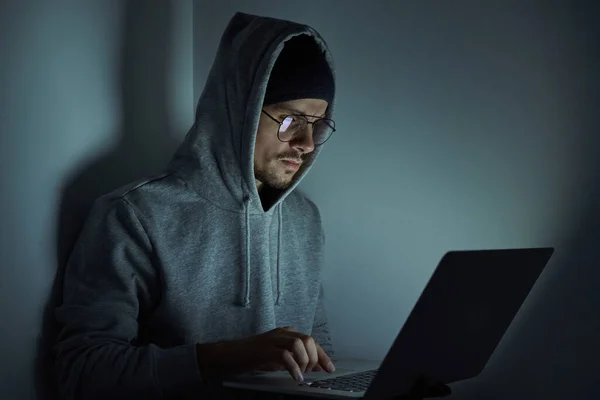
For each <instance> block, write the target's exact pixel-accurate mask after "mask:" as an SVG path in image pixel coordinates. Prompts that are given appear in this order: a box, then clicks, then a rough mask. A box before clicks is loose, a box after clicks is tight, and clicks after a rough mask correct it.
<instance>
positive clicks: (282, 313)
mask: <svg viewBox="0 0 600 400" xmlns="http://www.w3.org/2000/svg"><path fill="white" fill-rule="evenodd" d="M334 93H335V84H334V74H333V64H332V57H331V54H330V52H329V50H328V48H327V45H326V43H325V42H324V40H323V39H322V38H321V37H320V36H319V34H318V33H317V32H316V31H315V30H314V29H312V28H310V27H308V26H305V25H300V24H296V23H292V22H288V21H282V20H277V19H273V18H264V17H257V16H252V15H248V14H242V13H237V14H236V15H235V16H234V17H233V18H232V20H231V21H230V23H229V25H228V26H227V28H226V30H225V32H224V34H223V37H222V39H221V43H220V46H219V50H218V53H217V55H216V58H215V60H214V63H213V67H212V69H211V71H210V74H209V76H208V79H207V82H206V86H205V89H204V91H203V93H202V95H201V97H200V100H199V103H198V107H197V110H196V118H195V123H194V125H193V126H192V128H191V130H190V131H189V133H188V134H187V136H186V138H185V140H184V142H183V144H182V145H181V147H180V148H179V149H178V151H177V152H176V154H175V156H174V157H173V159H172V161H171V163H170V164H169V166H168V168H167V170H166V172H165V173H164V174H162V175H160V176H157V177H153V178H151V179H147V180H144V181H142V182H136V183H134V184H131V185H129V186H127V187H125V188H121V189H119V190H117V191H115V192H113V193H111V194H108V195H105V196H103V197H101V198H100V199H98V200H97V201H96V202H95V204H94V206H93V208H92V211H91V214H90V216H89V218H88V220H87V221H86V224H85V226H84V228H83V231H82V233H81V235H80V237H79V239H78V241H77V243H76V245H75V247H74V250H73V252H72V254H71V256H70V259H69V263H68V265H67V268H66V272H65V276H64V288H63V293H62V294H63V297H62V304H61V305H60V306H59V307H58V309H57V310H56V319H57V322H58V323H59V325H60V326H61V331H60V335H59V338H58V341H57V344H56V347H55V349H56V367H57V380H58V386H59V390H60V393H61V398H65V399H88V398H102V399H108V398H111V399H112V398H131V399H133V398H140V399H141V398H144V399H150V398H178V397H182V396H186V395H195V396H196V397H195V398H205V397H203V394H204V395H206V393H208V391H209V388H210V387H211V383H212V382H218V381H219V380H220V379H222V378H223V377H224V376H226V375H227V374H230V373H237V372H245V371H251V370H255V369H287V370H288V371H289V372H290V374H291V375H292V376H293V377H294V378H295V379H297V380H302V373H303V372H305V371H311V370H319V369H324V370H326V371H329V372H333V371H334V366H333V364H332V362H331V358H330V357H331V356H332V354H333V351H332V346H331V339H330V337H329V332H328V327H327V318H326V316H325V310H324V307H323V291H322V287H321V268H322V262H323V244H324V234H323V229H322V227H321V219H320V216H319V211H318V209H317V207H316V206H315V205H314V203H312V202H311V201H310V200H308V199H307V198H305V197H304V196H302V195H301V194H299V193H298V192H297V191H294V189H295V188H296V186H297V185H298V183H299V182H300V181H301V180H302V178H303V177H304V176H306V174H307V173H308V171H309V170H310V168H311V166H312V165H313V163H314V161H315V159H316V158H317V156H318V154H319V151H320V149H321V148H322V147H321V145H322V144H323V143H325V141H326V140H327V139H329V137H330V136H331V134H332V133H333V132H334V131H335V124H334V122H333V120H332V119H331V118H332V113H333V106H334ZM198 395H199V396H200V397H198Z"/></svg>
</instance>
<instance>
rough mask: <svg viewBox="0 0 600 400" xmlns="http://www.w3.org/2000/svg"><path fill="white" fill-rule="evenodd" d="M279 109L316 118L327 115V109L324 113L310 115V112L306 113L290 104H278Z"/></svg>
mask: <svg viewBox="0 0 600 400" xmlns="http://www.w3.org/2000/svg"><path fill="white" fill-rule="evenodd" d="M277 109H278V110H280V111H289V112H291V113H294V114H296V115H304V116H306V117H314V118H325V115H327V111H326V112H325V114H323V115H308V114H305V113H303V112H302V111H300V110H298V109H297V108H294V107H290V106H284V105H278V106H277Z"/></svg>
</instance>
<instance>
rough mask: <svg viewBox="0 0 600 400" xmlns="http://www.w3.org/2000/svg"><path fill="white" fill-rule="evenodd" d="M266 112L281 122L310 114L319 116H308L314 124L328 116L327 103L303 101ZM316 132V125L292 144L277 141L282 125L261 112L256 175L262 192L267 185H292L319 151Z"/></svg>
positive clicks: (271, 106) (275, 107)
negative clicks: (306, 162) (296, 176)
mask: <svg viewBox="0 0 600 400" xmlns="http://www.w3.org/2000/svg"><path fill="white" fill-rule="evenodd" d="M263 110H264V111H266V112H267V113H268V114H270V115H271V116H272V117H273V118H275V119H276V120H278V121H283V119H284V118H285V117H286V116H288V115H310V116H315V117H308V120H309V121H311V122H312V121H314V120H316V119H317V117H324V116H325V112H326V111H327V102H326V101H325V100H320V99H301V100H293V101H287V102H284V103H278V104H273V105H269V106H265V107H263ZM312 129H313V128H312V125H311V124H308V126H307V127H306V129H304V131H303V132H299V133H298V134H297V135H296V136H295V137H294V138H293V139H292V140H291V141H289V142H282V141H280V140H279V139H278V138H277V132H278V130H279V124H278V123H277V122H275V121H273V120H272V119H271V118H269V117H268V116H267V115H265V114H264V113H261V116H260V122H259V124H258V132H257V134H256V146H255V150H254V176H255V178H256V184H257V187H258V189H259V190H260V189H261V188H262V186H263V185H268V186H271V187H273V188H276V189H286V188H287V187H288V186H289V185H290V184H291V182H292V179H293V178H294V176H295V175H296V173H297V172H298V170H299V169H300V167H301V165H302V162H304V161H306V159H307V158H308V156H309V155H310V153H312V152H313V150H314V149H315V144H314V142H313V137H312V136H313V135H312Z"/></svg>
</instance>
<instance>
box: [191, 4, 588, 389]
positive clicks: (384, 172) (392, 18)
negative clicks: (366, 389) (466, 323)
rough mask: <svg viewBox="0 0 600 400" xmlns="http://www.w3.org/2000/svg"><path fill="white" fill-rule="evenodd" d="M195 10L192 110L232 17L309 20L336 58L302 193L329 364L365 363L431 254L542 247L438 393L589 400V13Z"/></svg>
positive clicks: (444, 7)
mask: <svg viewBox="0 0 600 400" xmlns="http://www.w3.org/2000/svg"><path fill="white" fill-rule="evenodd" d="M194 4H195V7H194V50H195V54H194V61H195V66H194V72H195V74H194V94H195V97H196V98H197V97H198V95H199V94H200V92H201V90H202V86H203V84H204V80H205V79H206V75H207V72H208V69H209V67H210V64H211V62H212V59H213V56H214V53H215V50H216V46H217V45H218V40H219V37H220V35H221V32H222V30H223V29H224V27H225V25H226V23H227V20H228V19H229V18H230V17H231V15H232V14H233V13H234V11H236V10H240V11H245V12H250V13H256V14H264V15H269V16H275V17H281V18H289V19H293V20H297V21H299V22H304V23H307V24H310V25H312V26H314V27H315V28H316V29H317V30H319V31H320V32H321V33H322V35H323V36H324V37H325V39H326V40H327V41H328V42H329V44H330V46H331V49H332V51H333V53H334V57H335V58H336V60H337V65H338V78H339V81H338V89H339V90H338V94H339V96H338V106H337V114H336V120H337V122H338V132H337V133H336V136H335V137H333V138H332V139H331V140H330V142H328V143H327V149H326V150H325V151H324V152H323V153H322V157H321V159H320V160H319V162H318V163H317V165H316V167H315V169H314V170H313V172H312V173H311V175H310V176H309V177H308V179H307V180H306V181H305V182H304V183H303V189H304V190H305V191H306V192H307V193H308V194H309V195H310V196H311V197H312V198H313V199H314V200H315V201H316V202H317V204H318V205H319V206H320V209H321V212H322V214H323V220H324V224H325V229H326V233H327V236H328V241H327V243H328V248H327V251H328V256H327V261H328V262H327V268H328V269H327V273H326V277H325V280H326V284H325V288H326V295H327V299H326V305H327V309H328V312H329V314H330V320H331V327H332V331H333V332H332V333H333V339H334V341H335V344H336V347H337V349H338V351H339V353H340V355H347V356H357V357H375V358H378V357H381V356H382V355H383V354H384V353H385V351H386V350H387V348H388V346H389V345H390V344H391V342H392V340H393V338H394V336H395V335H396V333H397V332H398V329H399V328H400V327H401V326H402V324H403V323H404V321H405V319H406V317H407V314H408V312H409V310H410V309H411V307H412V306H413V304H414V303H415V301H416V299H417V296H418V295H419V294H420V292H421V290H422V289H423V287H424V285H425V283H426V281H427V279H428V278H429V277H430V275H431V273H432V271H433V269H434V267H435V266H436V263H437V262H438V260H439V259H440V258H441V257H442V255H443V254H444V252H446V251H447V250H450V249H480V248H493V247H522V246H543V245H552V246H556V248H557V251H556V253H555V256H554V257H553V259H552V262H551V264H549V266H548V269H547V271H546V273H545V274H544V275H543V276H542V277H541V279H540V280H539V284H538V285H537V286H536V287H535V288H534V291H533V293H532V294H531V296H530V298H529V299H528V301H527V303H526V304H525V306H524V307H523V309H522V312H521V313H520V314H519V315H518V317H517V319H516V321H515V323H514V324H513V325H512V327H511V329H510V331H509V332H508V333H507V335H506V337H505V338H504V340H503V341H502V343H501V345H500V346H499V348H498V349H497V352H496V353H495V354H494V356H493V359H492V360H491V362H490V364H489V367H488V368H487V369H486V371H485V372H484V373H483V374H482V376H481V377H480V379H476V380H473V381H471V382H465V383H464V384H461V385H457V386H456V388H455V391H456V395H455V396H454V398H457V399H459V398H464V399H467V398H473V399H475V398H477V399H480V398H485V399H496V398H497V399H508V398H510V399H526V398H527V399H555V398H556V399H558V398H566V397H569V398H571V397H572V398H581V399H591V398H597V389H596V387H595V385H594V383H593V382H597V381H598V379H597V375H598V373H599V372H600V367H598V363H597V362H596V358H598V356H600V344H599V343H598V339H597V338H598V337H600V321H599V319H598V312H597V306H598V304H599V303H600V294H599V291H598V290H594V289H595V288H598V283H597V282H598V279H599V278H600V272H599V270H598V268H597V267H598V262H599V260H600V246H598V245H597V244H598V243H599V242H600V235H599V228H600V213H599V210H598V208H597V207H598V204H599V203H600V187H599V184H600V183H599V178H600V157H598V156H599V154H598V153H599V151H598V149H599V148H600V140H599V139H598V138H597V134H598V132H597V130H598V129H597V128H598V124H597V121H593V120H592V117H593V112H594V111H595V109H594V107H597V106H598V105H599V104H600V103H599V102H598V98H597V95H598V94H597V93H598V92H597V89H598V80H597V75H595V74H596V71H597V70H598V68H599V67H600V66H599V65H598V54H597V51H598V50H597V47H595V46H594V45H593V40H594V37H597V32H593V31H592V29H593V26H594V25H593V22H592V19H593V18H594V16H597V15H598V13H597V6H592V5H587V4H586V3H585V2H566V1H564V2H560V3H559V2H549V1H545V2H534V1H527V2H525V1H497V2H481V1H454V2H449V1H418V2H417V1H410V2H409V1H375V2H365V1H303V2H281V1H267V0H263V1H253V2H246V1H241V0H240V1H226V2H220V3H219V5H218V6H216V5H211V4H209V2H201V1H197V2H195V3H194ZM590 4H592V3H591V2H590ZM594 8H596V9H594ZM594 52H595V54H594ZM592 96H596V97H595V98H592ZM507 290H509V289H507Z"/></svg>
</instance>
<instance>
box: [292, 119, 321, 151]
mask: <svg viewBox="0 0 600 400" xmlns="http://www.w3.org/2000/svg"><path fill="white" fill-rule="evenodd" d="M290 145H291V146H292V147H293V148H295V149H297V150H300V151H301V152H302V153H305V154H308V153H312V152H313V151H314V150H315V142H314V140H313V126H312V125H311V124H308V125H307V126H306V128H304V130H303V131H302V132H299V134H298V135H297V136H296V137H295V138H294V139H293V140H292V141H291V142H290Z"/></svg>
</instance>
